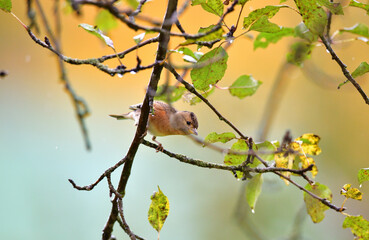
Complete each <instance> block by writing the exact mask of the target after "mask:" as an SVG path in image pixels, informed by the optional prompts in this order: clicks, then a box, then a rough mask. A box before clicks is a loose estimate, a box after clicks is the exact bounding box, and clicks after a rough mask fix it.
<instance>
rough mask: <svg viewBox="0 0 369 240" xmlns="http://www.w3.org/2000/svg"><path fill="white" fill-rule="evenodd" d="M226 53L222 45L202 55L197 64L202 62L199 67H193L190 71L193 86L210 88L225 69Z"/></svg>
mask: <svg viewBox="0 0 369 240" xmlns="http://www.w3.org/2000/svg"><path fill="white" fill-rule="evenodd" d="M227 60H228V54H227V52H226V51H225V50H224V49H223V48H222V47H217V48H215V49H213V50H211V51H210V52H208V53H206V54H205V55H203V56H202V57H201V58H200V60H199V61H198V64H201V63H202V64H204V66H203V67H201V68H194V69H192V71H191V79H192V83H193V86H194V87H195V88H196V89H198V90H202V91H206V90H208V89H209V88H210V86H209V85H214V84H216V83H217V82H218V81H220V80H221V79H222V78H223V76H224V73H225V71H226V69H227Z"/></svg>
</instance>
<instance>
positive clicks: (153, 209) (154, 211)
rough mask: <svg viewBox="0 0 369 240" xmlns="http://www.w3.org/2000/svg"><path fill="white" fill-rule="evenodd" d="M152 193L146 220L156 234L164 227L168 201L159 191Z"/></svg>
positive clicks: (167, 212)
mask: <svg viewBox="0 0 369 240" xmlns="http://www.w3.org/2000/svg"><path fill="white" fill-rule="evenodd" d="M158 190H159V191H158V192H154V194H153V195H152V196H151V205H150V208H149V212H148V219H149V222H150V224H151V226H152V227H153V228H154V229H155V230H156V231H158V232H160V230H161V228H162V227H163V225H164V222H165V220H166V219H167V217H168V214H169V200H168V198H167V196H165V195H164V193H163V192H162V191H161V190H160V188H159V186H158Z"/></svg>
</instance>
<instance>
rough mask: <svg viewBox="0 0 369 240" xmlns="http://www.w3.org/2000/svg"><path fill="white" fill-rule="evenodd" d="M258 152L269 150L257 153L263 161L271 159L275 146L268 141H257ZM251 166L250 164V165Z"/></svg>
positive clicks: (272, 158)
mask: <svg viewBox="0 0 369 240" xmlns="http://www.w3.org/2000/svg"><path fill="white" fill-rule="evenodd" d="M256 146H257V150H258V152H259V151H260V152H270V153H259V154H258V155H259V156H260V157H261V158H262V159H264V160H265V161H273V160H274V156H275V153H273V152H274V151H275V150H276V149H277V148H276V147H275V146H274V145H273V144H272V143H271V142H269V141H264V142H261V143H257V144H256ZM250 167H251V166H250Z"/></svg>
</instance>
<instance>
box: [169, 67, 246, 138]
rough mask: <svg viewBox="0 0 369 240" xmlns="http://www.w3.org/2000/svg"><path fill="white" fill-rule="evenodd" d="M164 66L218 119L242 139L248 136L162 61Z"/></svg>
mask: <svg viewBox="0 0 369 240" xmlns="http://www.w3.org/2000/svg"><path fill="white" fill-rule="evenodd" d="M164 67H165V68H166V69H168V70H169V71H170V72H171V73H172V74H173V75H174V76H175V78H176V79H177V81H179V82H180V83H182V84H183V85H184V86H185V88H186V89H187V90H188V91H189V92H191V93H193V94H195V95H196V96H197V97H199V98H200V99H201V100H202V101H203V102H204V103H205V104H206V105H208V107H209V108H210V109H211V110H213V112H214V113H215V114H216V115H217V116H218V118H219V120H221V121H224V122H225V123H226V124H228V125H229V126H230V127H231V128H232V129H233V130H234V131H236V132H237V133H238V135H240V136H241V138H243V139H245V140H246V139H247V138H248V137H246V136H245V135H243V134H242V132H241V131H240V130H238V128H236V127H235V126H234V125H233V124H232V123H231V122H230V121H229V120H227V119H226V118H225V117H224V116H223V115H222V114H221V113H220V112H219V111H218V110H217V109H216V108H215V107H214V106H213V105H212V104H211V103H210V102H209V100H207V99H206V98H204V97H203V96H202V95H201V94H200V93H199V92H197V91H196V89H195V88H194V87H193V86H192V85H191V84H189V83H188V82H186V81H185V80H184V79H183V78H182V77H181V75H179V74H178V73H177V71H176V70H175V69H174V68H173V67H172V66H171V65H169V64H167V63H164Z"/></svg>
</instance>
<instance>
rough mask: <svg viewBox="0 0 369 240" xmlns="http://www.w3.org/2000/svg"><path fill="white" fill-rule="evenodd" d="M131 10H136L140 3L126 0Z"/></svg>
mask: <svg viewBox="0 0 369 240" xmlns="http://www.w3.org/2000/svg"><path fill="white" fill-rule="evenodd" d="M125 1H126V2H127V3H128V5H129V6H131V8H133V9H136V8H137V7H138V4H139V3H138V1H137V0H125Z"/></svg>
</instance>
